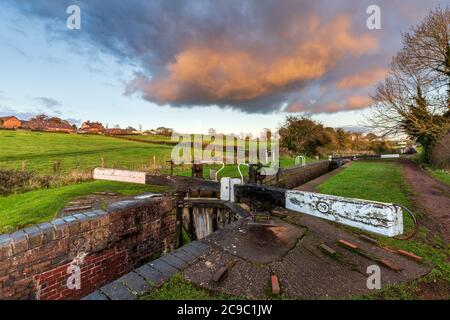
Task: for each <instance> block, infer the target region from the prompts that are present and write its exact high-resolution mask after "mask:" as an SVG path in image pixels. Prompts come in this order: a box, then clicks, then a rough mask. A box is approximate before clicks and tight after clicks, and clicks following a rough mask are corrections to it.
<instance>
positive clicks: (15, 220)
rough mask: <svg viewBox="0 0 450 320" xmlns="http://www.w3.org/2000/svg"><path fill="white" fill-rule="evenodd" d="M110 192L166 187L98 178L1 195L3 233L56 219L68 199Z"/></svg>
mask: <svg viewBox="0 0 450 320" xmlns="http://www.w3.org/2000/svg"><path fill="white" fill-rule="evenodd" d="M103 191H110V192H115V193H118V194H121V195H135V194H139V193H144V192H158V193H159V192H163V191H164V188H163V187H157V186H147V185H138V184H129V183H121V182H110V181H94V182H89V183H80V184H74V185H69V186H64V187H60V188H53V189H43V190H36V191H31V192H26V193H21V194H15V195H11V196H7V197H0V233H4V232H11V231H14V230H17V229H21V228H23V227H26V226H29V225H33V224H37V223H40V222H44V221H49V220H52V219H53V218H55V216H56V214H57V212H58V211H59V210H61V209H62V208H63V207H64V206H65V205H66V204H67V202H69V201H70V200H71V199H73V198H75V197H80V196H84V195H88V194H92V193H93V192H103Z"/></svg>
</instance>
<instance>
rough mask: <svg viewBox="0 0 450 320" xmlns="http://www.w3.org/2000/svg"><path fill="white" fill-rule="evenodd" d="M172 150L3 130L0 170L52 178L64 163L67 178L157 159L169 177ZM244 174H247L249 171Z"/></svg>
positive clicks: (229, 172)
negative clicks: (23, 170) (57, 165)
mask: <svg viewBox="0 0 450 320" xmlns="http://www.w3.org/2000/svg"><path fill="white" fill-rule="evenodd" d="M133 137H140V136H133ZM145 138H147V137H145V136H143V139H145ZM172 148H173V147H172V146H168V145H161V144H151V143H141V142H136V141H129V140H125V139H118V138H113V137H104V136H99V135H77V134H62V133H43V132H30V131H23V130H17V131H9V130H0V168H1V169H15V170H21V168H22V161H26V170H28V171H33V172H37V173H39V174H52V173H53V163H54V162H55V161H60V163H61V173H62V174H66V173H69V172H72V171H74V170H79V171H83V170H88V171H89V170H92V169H93V168H95V167H98V166H100V165H101V159H102V158H103V159H104V165H105V167H110V168H111V167H112V168H120V169H128V170H141V171H152V170H153V157H155V159H156V165H157V166H158V168H160V169H159V172H160V173H168V172H169V165H168V164H167V162H166V161H169V160H170V158H171V151H172ZM280 161H281V166H282V167H286V166H291V165H293V164H294V159H292V158H290V157H282V158H281V159H280ZM308 161H312V160H311V159H308ZM209 168H214V169H218V168H220V165H211V166H209V165H207V166H205V169H206V170H204V172H205V178H209V170H208V169H209ZM174 170H175V174H178V175H189V174H190V169H189V166H175V169H174ZM242 171H243V173H245V174H246V173H247V168H246V167H243V170H242ZM220 176H221V177H222V176H232V177H239V173H238V171H237V166H235V165H227V166H226V168H225V169H224V170H223V171H221V173H220Z"/></svg>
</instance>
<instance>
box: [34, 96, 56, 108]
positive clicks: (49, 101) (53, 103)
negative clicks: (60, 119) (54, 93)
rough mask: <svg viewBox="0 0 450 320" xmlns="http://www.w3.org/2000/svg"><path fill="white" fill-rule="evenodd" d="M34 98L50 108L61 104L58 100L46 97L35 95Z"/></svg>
mask: <svg viewBox="0 0 450 320" xmlns="http://www.w3.org/2000/svg"><path fill="white" fill-rule="evenodd" d="M34 100H35V101H36V102H38V103H39V104H40V105H41V106H43V107H45V108H48V109H52V110H54V109H55V108H57V107H60V106H61V105H62V104H61V102H59V101H58V100H56V99H53V98H48V97H35V98H34Z"/></svg>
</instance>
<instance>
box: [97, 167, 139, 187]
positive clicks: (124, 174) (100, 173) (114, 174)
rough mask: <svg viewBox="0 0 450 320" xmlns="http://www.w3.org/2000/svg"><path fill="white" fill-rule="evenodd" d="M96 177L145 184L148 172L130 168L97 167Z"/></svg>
mask: <svg viewBox="0 0 450 320" xmlns="http://www.w3.org/2000/svg"><path fill="white" fill-rule="evenodd" d="M94 179H95V180H108V181H120V182H129V183H138V184H145V183H146V173H145V172H138V171H128V170H116V169H104V168H95V169H94Z"/></svg>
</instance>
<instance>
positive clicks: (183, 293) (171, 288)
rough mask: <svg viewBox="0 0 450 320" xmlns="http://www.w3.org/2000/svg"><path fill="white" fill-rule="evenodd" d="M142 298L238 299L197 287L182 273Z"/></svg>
mask: <svg viewBox="0 0 450 320" xmlns="http://www.w3.org/2000/svg"><path fill="white" fill-rule="evenodd" d="M141 299H142V300H212V299H218V300H230V299H232V300H238V299H239V298H237V297H232V296H228V295H224V294H218V295H213V294H210V293H209V292H208V291H206V290H203V289H200V288H196V287H194V286H193V285H192V284H190V283H189V282H188V281H186V280H185V279H184V278H183V276H182V275H181V274H180V273H176V274H175V275H173V276H172V278H170V279H169V280H168V281H166V282H165V283H164V284H163V285H162V286H161V287H160V288H155V289H153V290H152V291H151V292H150V293H149V294H146V295H144V296H142V297H141Z"/></svg>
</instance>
